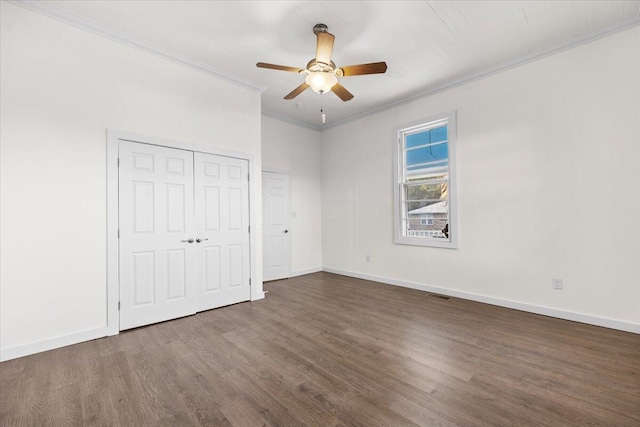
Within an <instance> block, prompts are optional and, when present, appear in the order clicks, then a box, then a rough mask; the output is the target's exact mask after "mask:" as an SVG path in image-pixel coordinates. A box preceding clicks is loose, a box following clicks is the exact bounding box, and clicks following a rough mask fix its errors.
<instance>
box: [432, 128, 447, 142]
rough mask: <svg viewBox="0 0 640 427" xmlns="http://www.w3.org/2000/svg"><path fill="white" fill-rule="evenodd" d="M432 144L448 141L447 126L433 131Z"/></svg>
mask: <svg viewBox="0 0 640 427" xmlns="http://www.w3.org/2000/svg"><path fill="white" fill-rule="evenodd" d="M429 132H430V133H431V142H439V141H446V140H447V136H448V135H447V126H442V127H439V128H435V129H431V130H430V131H429Z"/></svg>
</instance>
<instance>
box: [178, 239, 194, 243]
mask: <svg viewBox="0 0 640 427" xmlns="http://www.w3.org/2000/svg"><path fill="white" fill-rule="evenodd" d="M180 241H181V242H185V243H193V239H187V240H180Z"/></svg>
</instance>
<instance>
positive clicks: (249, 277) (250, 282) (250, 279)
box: [249, 277, 251, 285]
mask: <svg viewBox="0 0 640 427" xmlns="http://www.w3.org/2000/svg"><path fill="white" fill-rule="evenodd" d="M249 285H251V277H249Z"/></svg>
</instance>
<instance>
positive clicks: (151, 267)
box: [119, 141, 196, 330]
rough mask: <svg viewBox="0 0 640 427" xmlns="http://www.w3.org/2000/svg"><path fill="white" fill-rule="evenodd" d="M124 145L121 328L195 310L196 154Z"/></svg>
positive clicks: (121, 229)
mask: <svg viewBox="0 0 640 427" xmlns="http://www.w3.org/2000/svg"><path fill="white" fill-rule="evenodd" d="M119 149H120V168H119V174H120V176H119V183H120V184H119V187H120V188H119V191H120V195H119V199H120V201H119V228H120V255H119V256H120V330H124V329H129V328H134V327H137V326H141V325H146V324H150V323H155V322H160V321H164V320H168V319H174V318H177V317H182V316H187V315H190V314H194V313H195V311H196V305H195V296H196V295H195V292H196V276H195V268H194V251H195V249H196V248H195V246H194V243H188V242H187V240H188V239H191V238H193V235H194V231H195V224H194V199H193V190H194V187H193V152H191V151H186V150H179V149H174V148H166V147H158V146H155V145H148V144H140V143H135V142H128V141H121V142H120V147H119Z"/></svg>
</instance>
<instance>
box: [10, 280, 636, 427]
mask: <svg viewBox="0 0 640 427" xmlns="http://www.w3.org/2000/svg"><path fill="white" fill-rule="evenodd" d="M265 289H266V290H268V291H269V295H268V298H267V299H266V300H263V301H259V302H256V303H243V304H238V305H234V306H230V307H225V308H221V309H217V310H211V311H208V312H204V313H200V314H197V315H195V316H191V317H186V318H183V319H178V320H174V321H170V322H165V323H161V324H157V325H151V326H148V327H144V328H139V329H135V330H131V331H127V332H123V333H121V334H120V335H118V336H115V337H110V338H103V339H99V340H95V341H91V342H86V343H82V344H77V345H74V346H69V347H65V348H61V349H58V350H53V351H49V352H46V353H40V354H36V355H33V356H29V357H24V358H21V359H16V360H11V361H8V362H4V363H2V364H0V385H1V389H0V399H1V401H0V402H1V404H2V405H1V408H0V425H2V426H45V425H55V426H65V425H68V426H76V425H91V426H92V425H117V426H129V425H131V426H145V425H150V426H155V425H171V426H198V425H207V426H248V427H251V426H298V425H308V426H351V425H354V426H364V427H375V426H413V425H421V426H445V425H460V426H513V425H526V426H530V425H531V426H534V425H541V426H554V427H555V426H574V425H575V426H578V425H580V426H581V425H588V426H593V425H596V426H640V336H638V335H634V334H630V333H624V332H619V331H614V330H609V329H604V328H599V327H595V326H588V325H583V324H579V323H573V322H569V321H563V320H558V319H553V318H549V317H543V316H538V315H534V314H528V313H523V312H518V311H514V310H509V309H504V308H499V307H494V306H490V305H485V304H480V303H475V302H470V301H464V300H459V299H450V300H446V299H440V298H437V297H433V296H429V295H428V294H426V293H424V292H420V291H414V290H410V289H403V288H397V287H392V286H387V285H382V284H377V283H373V282H367V281H364V280H358V279H351V278H347V277H343V276H337V275H333V274H328V273H316V274H312V275H308V276H302V277H298V278H294V279H289V280H283V281H278V282H271V283H267V284H266V285H265Z"/></svg>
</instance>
